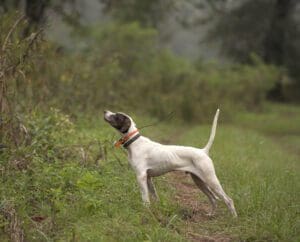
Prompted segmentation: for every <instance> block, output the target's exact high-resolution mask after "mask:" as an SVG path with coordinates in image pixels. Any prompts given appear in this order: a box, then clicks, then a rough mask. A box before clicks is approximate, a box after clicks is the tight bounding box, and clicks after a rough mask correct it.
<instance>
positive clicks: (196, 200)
mask: <svg viewBox="0 0 300 242" xmlns="http://www.w3.org/2000/svg"><path fill="white" fill-rule="evenodd" d="M166 177H167V181H168V182H169V184H170V186H172V187H174V188H175V191H176V193H175V198H174V199H175V200H176V202H177V203H179V204H180V207H181V208H182V209H181V213H180V216H181V218H182V219H183V220H184V221H185V226H184V228H182V230H181V233H182V234H184V235H185V237H186V238H187V239H188V240H190V241H193V242H196V241H197V242H229V241H233V239H232V238H231V237H230V236H229V235H226V234H222V233H214V234H210V233H208V231H205V229H201V224H202V225H203V223H205V222H208V221H210V220H214V219H218V218H217V217H209V216H208V215H207V214H208V212H209V209H210V204H209V202H208V200H207V199H206V197H205V195H204V194H203V193H202V192H201V191H200V190H199V189H198V188H197V187H196V185H195V184H194V183H193V181H192V179H191V177H190V175H189V174H186V173H184V172H172V173H169V174H167V175H166ZM200 197H201V199H200ZM199 231H200V232H199Z"/></svg>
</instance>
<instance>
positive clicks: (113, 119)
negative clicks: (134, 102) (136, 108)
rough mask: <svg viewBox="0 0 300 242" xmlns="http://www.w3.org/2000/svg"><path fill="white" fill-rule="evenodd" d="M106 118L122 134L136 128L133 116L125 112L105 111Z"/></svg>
mask: <svg viewBox="0 0 300 242" xmlns="http://www.w3.org/2000/svg"><path fill="white" fill-rule="evenodd" d="M104 120H105V121H106V122H108V123H109V124H110V125H111V126H112V127H114V128H115V129H117V130H118V131H119V132H121V133H122V134H126V133H128V132H131V131H133V130H134V129H136V127H135V123H134V122H133V120H132V118H131V117H130V116H128V115H127V114H125V113H121V112H118V113H113V112H111V111H104Z"/></svg>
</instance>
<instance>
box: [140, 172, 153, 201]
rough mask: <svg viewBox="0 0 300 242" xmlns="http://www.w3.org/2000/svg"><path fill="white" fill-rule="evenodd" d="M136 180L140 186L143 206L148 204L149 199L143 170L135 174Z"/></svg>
mask: <svg viewBox="0 0 300 242" xmlns="http://www.w3.org/2000/svg"><path fill="white" fill-rule="evenodd" d="M137 180H138V183H139V186H140V190H141V194H142V199H143V202H144V205H145V206H147V207H148V206H149V205H150V199H149V190H148V184H147V173H146V172H143V173H141V174H138V175H137Z"/></svg>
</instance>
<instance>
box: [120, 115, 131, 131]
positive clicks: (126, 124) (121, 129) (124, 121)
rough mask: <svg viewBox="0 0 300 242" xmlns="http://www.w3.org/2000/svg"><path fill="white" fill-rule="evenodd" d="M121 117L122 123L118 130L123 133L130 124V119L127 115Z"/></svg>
mask: <svg viewBox="0 0 300 242" xmlns="http://www.w3.org/2000/svg"><path fill="white" fill-rule="evenodd" d="M123 118H124V120H123V123H122V125H121V127H120V129H119V130H120V132H121V133H123V134H124V133H126V132H127V131H128V130H129V128H130V126H131V120H130V119H129V118H128V117H126V116H123Z"/></svg>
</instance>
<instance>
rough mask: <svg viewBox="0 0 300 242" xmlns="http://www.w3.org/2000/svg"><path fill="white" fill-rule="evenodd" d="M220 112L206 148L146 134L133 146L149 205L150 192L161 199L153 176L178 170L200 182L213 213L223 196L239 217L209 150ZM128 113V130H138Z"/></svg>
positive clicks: (131, 153) (130, 151) (131, 157)
mask: <svg viewBox="0 0 300 242" xmlns="http://www.w3.org/2000/svg"><path fill="white" fill-rule="evenodd" d="M110 115H114V113H112V112H110V111H106V112H105V116H106V117H109V116H110ZM124 115H126V114H124ZM218 115H219V110H217V112H216V115H215V118H214V122H213V125H212V131H211V135H210V138H209V141H208V143H207V145H206V146H205V147H204V148H203V149H199V148H194V147H188V146H177V145H163V144H160V143H157V142H154V141H152V140H150V139H148V138H146V137H144V136H141V137H140V138H138V139H137V140H136V141H134V142H133V143H132V144H130V145H129V147H128V158H129V162H130V164H131V166H132V168H133V169H134V171H135V173H136V176H137V181H138V183H139V186H140V189H141V194H142V199H143V202H144V203H145V204H146V205H148V204H149V203H150V199H149V195H152V196H153V198H157V199H158V196H157V193H156V191H155V188H154V186H153V184H152V181H151V177H155V176H160V175H162V174H165V173H167V172H170V171H175V170H176V171H185V172H188V173H190V174H191V176H192V179H193V180H194V182H195V183H196V185H197V186H198V187H199V188H200V189H201V190H202V191H203V192H204V193H205V194H206V195H207V197H208V198H209V200H210V202H211V205H212V211H211V213H210V214H213V212H214V210H215V208H216V199H218V198H219V197H220V198H221V199H222V200H224V202H225V203H226V205H227V207H228V208H229V210H230V211H231V213H232V214H233V216H237V214H236V211H235V208H234V204H233V201H232V199H231V198H230V197H229V196H227V195H226V193H225V192H224V190H223V189H222V186H221V185H220V182H219V180H218V178H217V176H216V173H215V169H214V165H213V162H212V160H211V158H210V157H209V156H208V154H209V149H210V147H211V145H212V143H213V140H214V137H215V132H216V126H217V120H218ZM126 116H127V117H128V118H130V120H131V126H130V128H129V130H128V132H127V133H129V132H132V131H134V130H136V125H135V123H134V121H133V120H132V118H131V117H129V116H128V115H126ZM125 135H126V134H125Z"/></svg>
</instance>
